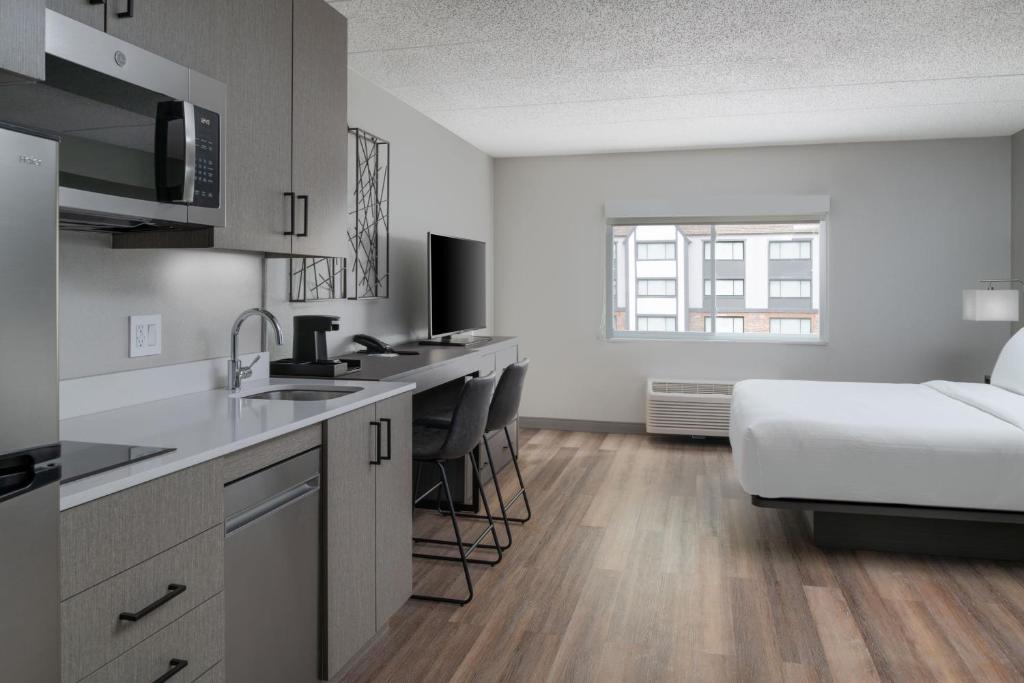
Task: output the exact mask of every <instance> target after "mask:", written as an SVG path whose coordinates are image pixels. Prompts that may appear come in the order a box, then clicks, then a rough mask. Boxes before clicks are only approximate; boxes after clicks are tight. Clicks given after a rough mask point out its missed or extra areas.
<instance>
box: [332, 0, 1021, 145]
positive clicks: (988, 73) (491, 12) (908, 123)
mask: <svg viewBox="0 0 1024 683" xmlns="http://www.w3.org/2000/svg"><path fill="white" fill-rule="evenodd" d="M332 4H333V5H334V6H335V7H336V8H337V9H338V11H340V12H342V13H343V14H345V15H346V16H347V17H348V18H349V28H350V39H349V49H350V55H349V64H350V66H351V68H353V69H354V70H356V71H358V72H359V73H361V74H363V75H364V76H366V77H367V78H369V79H370V80H371V81H373V82H375V83H377V84H378V85H380V86H382V87H384V88H386V89H388V90H391V91H392V92H394V93H395V94H396V95H397V96H399V97H400V98H402V99H404V100H405V101H407V102H408V103H409V104H411V105H412V106H414V107H416V108H418V109H420V110H421V111H424V112H425V113H426V114H427V115H429V116H431V117H433V118H434V119H435V120H437V121H439V122H440V123H442V125H445V126H447V127H448V128H450V129H451V130H452V131H453V132H455V133H456V134H458V135H461V136H462V137H464V138H466V139H468V140H469V141H470V142H472V143H474V144H476V145H477V146H479V147H480V148H481V149H483V150H484V151H487V152H489V153H492V154H501V155H515V154H541V153H552V154H557V153H568V152H573V151H580V150H586V151H603V150H613V149H614V150H620V149H633V148H645V149H646V148H652V147H653V148H659V147H666V148H667V147H680V146H707V145H708V144H712V143H708V141H709V140H712V141H714V142H713V144H718V145H735V144H774V143H779V142H805V141H811V140H815V141H820V140H827V139H835V140H849V139H875V138H877V139H892V138H893V136H895V135H905V136H907V137H915V138H920V137H926V136H934V137H949V136H961V135H996V134H999V135H1001V134H1006V133H1010V132H1014V131H1015V130H1017V129H1020V128H1024V117H1022V116H1020V115H1019V114H1020V107H1019V106H1018V105H1019V102H1020V100H1021V99H1022V87H1021V79H1020V78H1018V77H1019V76H1021V75H1024V49H1022V36H1024V0H917V1H914V2H911V1H909V0H761V1H756V2H755V1H751V0H738V1H737V0H731V1H726V0H718V1H709V0H700V1H696V2H677V1H668V0H657V1H647V2H643V1H632V2H624V1H617V2H616V1H612V0H560V1H554V0H520V1H516V0H438V1H435V2H426V1H424V0H337V1H335V2H333V3H332ZM950 107H953V108H954V109H955V112H956V115H955V116H956V118H955V119H954V118H952V117H953V113H952V111H953V110H950V109H949V108H950ZM881 111H885V112H887V115H885V116H883V115H880V114H879V112H881ZM751 119H757V122H756V123H755V124H751V123H750V120H751ZM738 121H744V122H745V123H743V124H740V123H738ZM638 127H640V128H643V129H644V130H643V131H642V132H637V131H634V130H632V129H634V128H638ZM567 131H572V132H571V134H568V133H567ZM830 136H831V137H830Z"/></svg>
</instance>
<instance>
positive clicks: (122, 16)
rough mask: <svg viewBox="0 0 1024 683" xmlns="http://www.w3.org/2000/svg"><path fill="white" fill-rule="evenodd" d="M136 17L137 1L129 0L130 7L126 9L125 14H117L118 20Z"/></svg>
mask: <svg viewBox="0 0 1024 683" xmlns="http://www.w3.org/2000/svg"><path fill="white" fill-rule="evenodd" d="M134 15H135V0H128V6H127V7H125V8H124V11H123V12H118V13H117V18H118V19H130V18H131V17H133V16H134Z"/></svg>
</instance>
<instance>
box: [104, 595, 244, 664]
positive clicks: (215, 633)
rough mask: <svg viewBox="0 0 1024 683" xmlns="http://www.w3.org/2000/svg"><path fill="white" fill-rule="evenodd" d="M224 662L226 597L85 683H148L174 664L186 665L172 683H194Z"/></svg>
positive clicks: (214, 600)
mask: <svg viewBox="0 0 1024 683" xmlns="http://www.w3.org/2000/svg"><path fill="white" fill-rule="evenodd" d="M223 658H224V596H223V594H222V593H221V594H218V595H217V596H216V597H214V598H211V599H210V600H207V601H206V602H204V603H203V604H202V605H200V606H199V607H196V608H195V609H194V610H192V611H191V612H189V613H188V614H186V615H185V616H183V617H182V618H181V619H178V620H177V621H175V622H174V623H172V624H170V625H169V626H166V627H164V628H163V630H160V631H157V632H156V633H155V634H153V636H152V637H150V638H147V639H146V640H144V641H142V642H141V643H139V644H138V645H136V646H135V647H134V648H132V649H131V650H129V651H128V652H126V653H124V654H123V655H121V656H120V657H118V658H117V659H115V660H114V661H112V662H111V663H110V664H107V665H106V666H105V667H103V668H102V669H100V670H99V671H97V672H96V673H94V674H92V675H91V676H89V677H88V678H86V679H84V681H85V683H148V682H149V681H155V680H158V679H159V678H160V677H161V676H163V675H165V674H166V673H168V672H169V671H170V670H171V669H172V668H173V667H172V664H171V663H172V661H179V662H186V664H185V666H184V668H181V669H180V671H179V672H178V673H177V674H176V675H174V676H172V677H171V678H170V679H168V683H191V682H192V681H196V680H201V679H202V677H203V676H204V675H205V674H206V673H207V672H208V671H209V669H210V668H211V667H213V666H214V665H215V664H217V662H219V661H221V660H222V659H223Z"/></svg>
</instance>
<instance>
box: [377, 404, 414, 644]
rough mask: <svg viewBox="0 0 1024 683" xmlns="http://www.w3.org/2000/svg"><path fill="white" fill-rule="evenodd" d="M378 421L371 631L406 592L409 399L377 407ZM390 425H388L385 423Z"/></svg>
mask: <svg viewBox="0 0 1024 683" xmlns="http://www.w3.org/2000/svg"><path fill="white" fill-rule="evenodd" d="M377 419H378V420H380V421H381V422H383V423H384V427H385V435H387V434H390V437H391V438H390V441H388V440H385V442H384V443H385V447H384V448H385V452H386V453H387V454H390V456H391V458H390V460H384V461H383V462H382V463H381V465H380V467H378V468H377V502H376V508H377V542H376V546H377V630H380V629H381V628H383V627H384V625H385V624H386V623H387V621H388V619H389V618H391V616H392V615H393V614H394V613H395V612H397V611H398V608H399V607H401V606H402V605H404V604H405V601H406V600H408V599H409V595H410V594H411V593H412V398H411V397H410V395H409V394H403V395H401V396H395V397H394V398H389V399H387V400H384V401H381V402H380V403H378V404H377ZM389 422H390V425H389Z"/></svg>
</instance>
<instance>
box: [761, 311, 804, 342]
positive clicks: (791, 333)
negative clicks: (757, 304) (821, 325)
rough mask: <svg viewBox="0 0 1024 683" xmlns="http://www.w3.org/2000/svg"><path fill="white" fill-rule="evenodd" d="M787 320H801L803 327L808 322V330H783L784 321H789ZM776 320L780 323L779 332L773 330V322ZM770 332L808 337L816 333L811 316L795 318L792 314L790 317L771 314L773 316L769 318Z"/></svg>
mask: <svg viewBox="0 0 1024 683" xmlns="http://www.w3.org/2000/svg"><path fill="white" fill-rule="evenodd" d="M787 321H795V322H799V323H800V327H801V328H802V327H803V323H805V322H806V323H807V332H795V333H794V332H783V331H782V323H783V322H787ZM774 322H778V323H779V331H778V332H773V331H772V323H774ZM768 334H774V335H782V336H789V337H795V336H804V337H806V336H808V335H813V334H814V325H813V323H812V321H811V319H810V318H802V317H800V318H794V317H791V316H790V317H786V316H781V315H775V316H771V317H769V318H768Z"/></svg>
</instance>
